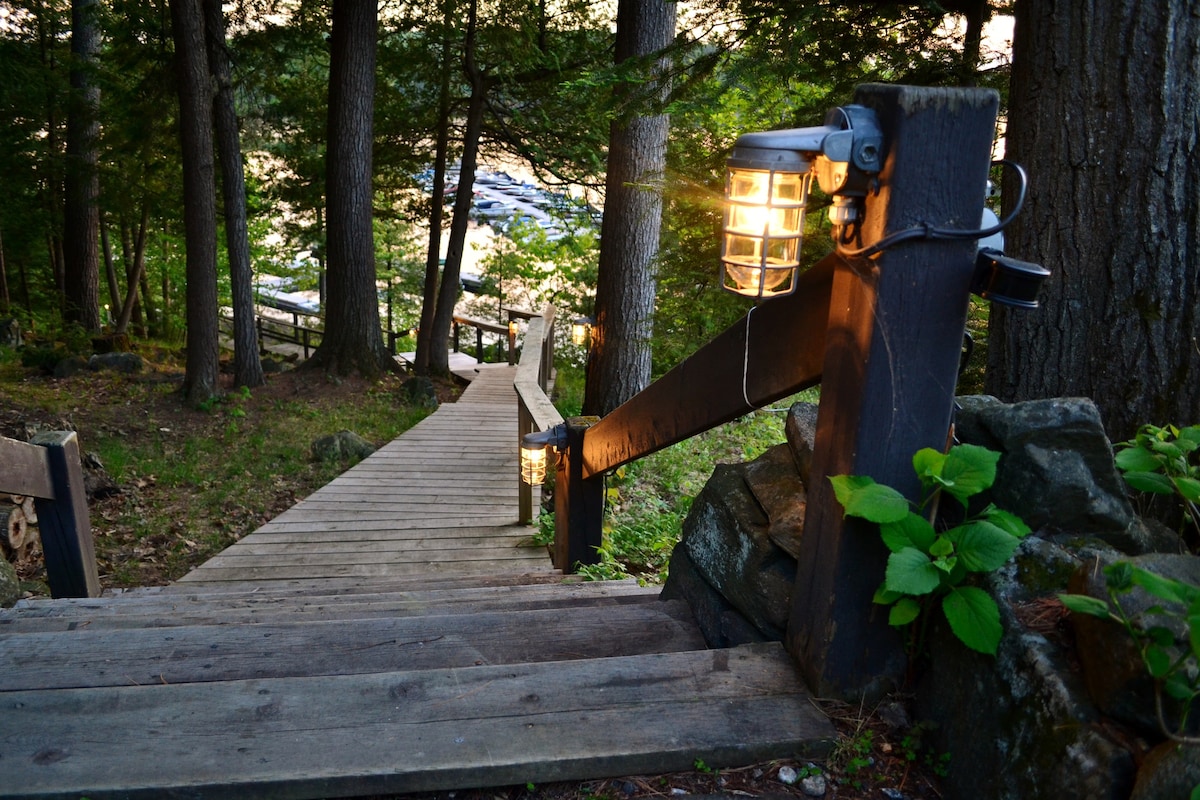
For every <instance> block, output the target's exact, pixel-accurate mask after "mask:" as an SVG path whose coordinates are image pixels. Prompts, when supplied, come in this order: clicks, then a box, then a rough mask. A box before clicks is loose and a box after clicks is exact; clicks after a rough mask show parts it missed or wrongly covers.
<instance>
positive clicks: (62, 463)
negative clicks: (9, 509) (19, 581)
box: [0, 431, 100, 597]
mask: <svg viewBox="0 0 1200 800" xmlns="http://www.w3.org/2000/svg"><path fill="white" fill-rule="evenodd" d="M0 491H4V492H9V493H11V494H17V495H25V496H27V497H33V498H34V504H35V506H36V508H37V516H38V531H39V533H40V535H41V540H42V553H43V554H44V557H45V561H46V579H47V582H48V583H49V584H50V594H51V595H52V596H53V597H96V596H97V595H99V594H100V579H99V576H98V574H97V571H96V549H95V545H94V544H93V542H92V528H91V520H90V518H89V517H88V507H87V493H86V492H85V491H84V487H83V467H82V466H81V465H80V460H79V441H78V440H77V439H76V437H75V432H74V431H54V432H50V433H39V434H37V435H36V436H34V437H33V440H32V441H31V442H30V443H29V444H26V443H25V442H19V441H17V440H15V439H7V438H4V437H0Z"/></svg>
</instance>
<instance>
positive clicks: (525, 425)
mask: <svg viewBox="0 0 1200 800" xmlns="http://www.w3.org/2000/svg"><path fill="white" fill-rule="evenodd" d="M528 320H529V325H528V327H527V328H526V330H525V344H524V348H523V349H522V351H521V362H520V364H518V365H517V377H516V380H515V381H513V387H514V388H515V389H516V391H517V442H518V444H519V443H520V441H521V437H523V436H524V435H525V434H527V433H535V432H537V431H544V430H549V429H550V428H553V427H554V426H555V425H561V424H562V422H563V418H562V415H561V414H559V413H558V409H557V408H555V407H554V404H553V403H551V402H550V398H549V396H548V395H547V390H548V389H549V386H550V381H551V380H552V378H553V369H554V307H553V306H549V305H548V306H546V309H545V310H544V311H543V312H542V315H541V316H540V317H539V316H532V315H531V316H530V317H528ZM519 473H520V471H519V470H518V475H517V483H518V485H519V486H520V504H519V517H520V521H521V522H522V523H528V522H532V521H533V489H532V487H530V486H529V484H527V483H525V482H524V481H522V480H521V476H520V474H519Z"/></svg>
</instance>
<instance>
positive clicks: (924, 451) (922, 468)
mask: <svg viewBox="0 0 1200 800" xmlns="http://www.w3.org/2000/svg"><path fill="white" fill-rule="evenodd" d="M945 463H946V454H945V453H943V452H941V451H940V450H934V449H933V448H932V447H923V448H921V449H920V450H918V451H917V452H916V454H915V455H914V456H913V470H914V471H915V472H916V473H917V477H919V478H920V479H921V483H922V484H924V486H925V488H927V489H928V488H929V487H930V486H933V485H935V484H936V483H937V482H938V481H937V479H938V478H940V477H941V476H942V465H943V464H945Z"/></svg>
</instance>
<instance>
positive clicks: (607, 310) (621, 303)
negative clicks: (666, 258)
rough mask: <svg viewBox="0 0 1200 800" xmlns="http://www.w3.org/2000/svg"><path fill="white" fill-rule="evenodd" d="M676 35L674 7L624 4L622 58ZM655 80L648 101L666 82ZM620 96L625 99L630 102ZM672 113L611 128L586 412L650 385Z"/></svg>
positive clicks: (623, 120)
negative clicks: (656, 277)
mask: <svg viewBox="0 0 1200 800" xmlns="http://www.w3.org/2000/svg"><path fill="white" fill-rule="evenodd" d="M674 35H675V4H674V3H663V2H637V0H621V2H620V3H619V5H618V8H617V47H616V60H617V63H618V64H619V63H621V62H623V61H625V60H627V59H630V58H643V57H646V56H651V55H653V54H654V53H656V52H658V51H659V50H661V49H662V48H664V47H667V46H668V45H669V44H670V43H671V40H672V38H673V37H674ZM661 69H662V68H661V66H660V67H659V69H658V70H654V72H658V73H659V74H652V75H651V76H650V78H649V83H648V86H649V88H648V90H647V95H646V98H647V99H649V100H650V101H651V102H657V101H659V100H660V99H661V98H662V96H663V92H664V91H665V88H666V87H665V85H664V84H663V83H662V78H661ZM623 95H624V92H619V93H618V98H617V100H618V102H619V103H621V102H622V101H624V100H626V99H629V98H626V97H624V96H623ZM635 102H637V101H636V100H635ZM667 128H668V119H667V115H666V114H651V115H646V116H642V115H634V116H625V115H621V116H618V117H617V118H616V119H615V120H614V121H613V122H612V125H611V128H610V130H609V145H608V175H607V178H606V179H605V194H604V221H603V223H601V227H600V269H599V276H598V278H597V282H596V305H595V318H596V323H595V327H594V328H593V330H592V350H591V357H590V360H589V363H588V370H587V385H586V388H585V391H584V401H583V413H584V414H597V415H601V416H603V415H604V414H607V413H608V412H610V411H612V410H613V409H614V408H616V407H617V406H619V405H621V404H622V403H624V402H625V401H626V400H628V399H629V398H630V397H632V396H633V395H635V394H637V393H638V392H639V391H641V390H642V389H643V388H645V387H646V386H647V385H648V384H649V383H650V337H651V335H652V332H653V315H654V295H655V270H654V260H655V258H656V256H657V254H658V234H659V228H660V225H661V223H662V181H663V171H664V169H665V167H666V153H667Z"/></svg>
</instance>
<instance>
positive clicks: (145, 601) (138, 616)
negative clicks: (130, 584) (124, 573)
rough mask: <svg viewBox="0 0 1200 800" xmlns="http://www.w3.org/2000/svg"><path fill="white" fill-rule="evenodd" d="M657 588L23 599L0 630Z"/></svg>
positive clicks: (278, 617)
mask: <svg viewBox="0 0 1200 800" xmlns="http://www.w3.org/2000/svg"><path fill="white" fill-rule="evenodd" d="M659 593H660V592H659V589H658V587H642V586H639V585H638V584H637V582H636V581H596V582H588V583H567V584H563V583H558V584H535V585H522V586H491V587H472V588H467V589H422V590H415V591H399V592H372V593H366V592H364V593H358V594H350V595H332V596H322V595H317V594H312V593H305V594H299V593H296V592H294V591H290V592H284V593H279V594H277V593H273V592H270V591H269V590H268V591H257V592H245V593H240V594H237V593H232V592H227V593H220V594H218V593H213V592H194V593H190V594H179V593H175V594H163V593H159V594H145V595H134V596H114V597H100V598H79V599H62V600H46V599H43V600H36V601H22V602H20V603H18V604H17V606H16V607H15V608H14V609H12V610H10V611H4V610H0V633H34V632H39V633H47V632H51V631H74V630H85V629H86V630H89V631H96V630H101V629H105V630H108V629H114V628H163V627H181V626H197V625H217V624H224V625H229V624H242V625H246V624H261V623H267V622H298V621H304V622H315V621H326V620H335V619H340V620H349V619H369V618H374V617H412V616H418V615H424V614H442V615H444V614H477V613H483V612H500V611H521V610H523V611H530V610H535V609H550V608H555V609H560V610H565V609H572V608H583V607H587V606H610V605H619V604H630V603H655V602H658V596H659Z"/></svg>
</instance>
